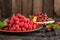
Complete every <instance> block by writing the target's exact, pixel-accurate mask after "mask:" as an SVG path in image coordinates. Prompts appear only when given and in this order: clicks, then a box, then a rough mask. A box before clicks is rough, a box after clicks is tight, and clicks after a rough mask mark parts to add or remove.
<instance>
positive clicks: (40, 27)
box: [0, 25, 43, 33]
mask: <svg viewBox="0 0 60 40" xmlns="http://www.w3.org/2000/svg"><path fill="white" fill-rule="evenodd" d="M42 28H43V26H42V25H41V26H39V27H38V28H36V29H34V30H27V31H8V30H2V29H0V31H1V32H12V33H18V32H20V33H22V32H34V31H37V30H40V29H42Z"/></svg>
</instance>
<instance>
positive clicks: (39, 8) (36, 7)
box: [33, 0, 42, 14]
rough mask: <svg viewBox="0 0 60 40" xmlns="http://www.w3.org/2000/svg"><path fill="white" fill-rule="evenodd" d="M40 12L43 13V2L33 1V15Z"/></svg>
mask: <svg viewBox="0 0 60 40" xmlns="http://www.w3.org/2000/svg"><path fill="white" fill-rule="evenodd" d="M38 11H41V12H42V0H33V14H35V13H36V12H38Z"/></svg>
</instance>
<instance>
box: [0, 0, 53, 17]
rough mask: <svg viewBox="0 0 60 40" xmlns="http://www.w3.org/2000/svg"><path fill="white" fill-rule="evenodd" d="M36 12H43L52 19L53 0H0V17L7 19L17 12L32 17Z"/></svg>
mask: <svg viewBox="0 0 60 40" xmlns="http://www.w3.org/2000/svg"><path fill="white" fill-rule="evenodd" d="M37 11H41V12H45V13H47V14H48V16H49V17H53V18H54V0H0V17H1V18H7V17H10V16H12V14H13V13H14V14H17V13H18V12H20V13H22V14H23V15H25V16H27V15H32V14H34V13H36V12H37Z"/></svg>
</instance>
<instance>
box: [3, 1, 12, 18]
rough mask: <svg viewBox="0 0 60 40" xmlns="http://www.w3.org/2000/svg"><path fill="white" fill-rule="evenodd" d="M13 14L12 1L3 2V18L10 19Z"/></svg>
mask: <svg viewBox="0 0 60 40" xmlns="http://www.w3.org/2000/svg"><path fill="white" fill-rule="evenodd" d="M11 12H12V11H11V0H2V17H4V18H7V17H10V16H11Z"/></svg>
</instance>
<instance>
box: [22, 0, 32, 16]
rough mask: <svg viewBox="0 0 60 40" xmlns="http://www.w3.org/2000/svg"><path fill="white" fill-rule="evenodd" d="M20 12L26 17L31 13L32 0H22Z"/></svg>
mask: <svg viewBox="0 0 60 40" xmlns="http://www.w3.org/2000/svg"><path fill="white" fill-rule="evenodd" d="M22 14H23V15H25V16H26V17H28V15H31V14H32V0H22Z"/></svg>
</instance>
